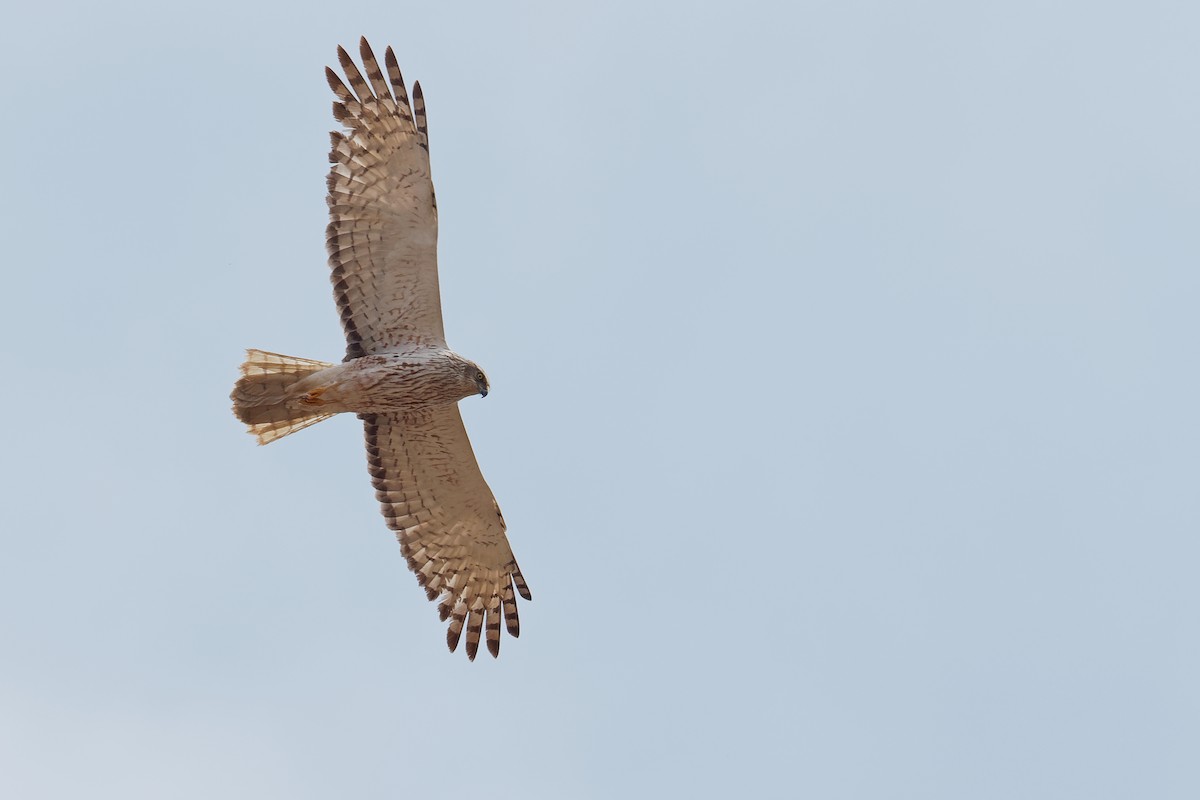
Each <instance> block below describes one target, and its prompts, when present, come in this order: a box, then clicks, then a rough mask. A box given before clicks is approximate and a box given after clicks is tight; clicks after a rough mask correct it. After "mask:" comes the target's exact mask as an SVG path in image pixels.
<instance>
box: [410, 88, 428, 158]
mask: <svg viewBox="0 0 1200 800" xmlns="http://www.w3.org/2000/svg"><path fill="white" fill-rule="evenodd" d="M413 114H414V115H415V117H416V124H417V143H418V144H420V145H421V147H423V148H425V152H426V153H428V152H429V123H428V122H427V121H426V119H425V93H424V92H422V91H421V82H420V81H414V82H413Z"/></svg>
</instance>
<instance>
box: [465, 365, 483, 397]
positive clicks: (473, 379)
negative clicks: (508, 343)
mask: <svg viewBox="0 0 1200 800" xmlns="http://www.w3.org/2000/svg"><path fill="white" fill-rule="evenodd" d="M465 371H466V377H467V380H468V381H469V382H470V384H471V385H472V386H474V387H475V391H473V392H471V394H478V395H481V396H483V397H487V394H488V379H487V375H484V374H483V370H481V369H480V368H479V365H478V364H474V363H472V362H470V361H468V362H467V366H466V370H465Z"/></svg>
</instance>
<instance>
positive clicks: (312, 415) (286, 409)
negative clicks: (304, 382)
mask: <svg viewBox="0 0 1200 800" xmlns="http://www.w3.org/2000/svg"><path fill="white" fill-rule="evenodd" d="M332 366H333V364H330V363H329V362H327V361H313V360H312V359H308V358H296V357H295V356H285V355H280V354H279V353H268V352H265V351H263V350H247V351H246V361H245V363H243V364H242V377H241V378H240V379H238V382H237V384H236V385H235V386H234V387H233V393H232V394H230V395H229V399H231V400H232V401H233V413H234V414H235V415H236V416H237V418H238V419H240V420H241V421H242V422H244V423H246V427H247V428H249V430H250V433H251V434H253V435H254V436H255V437H257V438H258V443H259V444H270V443H271V442H273V441H275V440H276V439H282V438H283V437H284V436H287V435H288V434H290V433H295V432H296V431H298V430H302V429H304V428H307V427H308V426H309V425H315V424H316V423H318V422H320V421H321V420H325V419H328V418H329V417H332V416H333V415H332V414H329V413H327V412H323V411H308V410H305V409H303V408H295V407H294V405H293V404H291V403H289V402H288V401H289V400H290V399H291V395H290V393H289V391H288V390H289V389H290V388H291V386H292V384H294V383H296V382H297V381H299V380H301V379H303V378H307V377H308V376H309V375H312V374H313V373H314V372H320V371H321V370H323V369H326V368H327V367H332Z"/></svg>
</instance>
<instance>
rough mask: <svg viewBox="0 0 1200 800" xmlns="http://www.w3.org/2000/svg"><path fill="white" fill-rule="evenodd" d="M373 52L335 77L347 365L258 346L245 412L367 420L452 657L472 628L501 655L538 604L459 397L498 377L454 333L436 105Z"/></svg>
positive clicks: (389, 505) (283, 426)
mask: <svg viewBox="0 0 1200 800" xmlns="http://www.w3.org/2000/svg"><path fill="white" fill-rule="evenodd" d="M359 49H360V53H361V56H362V63H363V70H364V71H365V73H366V77H365V78H364V77H363V73H362V72H360V71H359V69H358V67H357V66H356V65H355V63H354V60H353V59H352V58H351V57H350V56H349V55H348V54H347V53H346V51H345V49H343V48H341V47H339V48H338V60H339V61H340V62H341V65H342V69H343V71H344V72H345V75H346V81H347V82H348V83H349V87H347V85H346V83H344V82H343V81H342V79H341V78H340V77H339V76H338V74H337V73H336V72H334V71H333V70H332V69H329V68H326V69H325V76H326V78H327V79H328V81H329V86H330V88H331V89H333V93H334V94H335V95H336V96H337V100H336V101H335V102H334V104H333V116H334V118H336V119H337V120H338V121H339V122H341V123H342V125H343V126H345V129H346V130H345V132H344V133H340V132H336V131H335V132H333V133H331V134H330V139H331V140H332V143H333V144H332V149H331V150H330V153H329V161H330V163H331V164H332V165H333V166H332V167H331V168H330V170H329V177H328V179H327V184H328V189H329V195H328V198H327V200H328V203H329V219H330V221H329V227H328V228H327V229H326V233H325V242H326V247H327V249H328V251H329V266H330V268H331V270H332V274H331V275H330V278H331V280H332V281H333V294H334V297H335V299H336V300H337V306H338V310H339V311H340V312H341V317H342V327H343V329H344V330H345V333H346V357H345V359H344V360H343V361H342V363H341V364H336V365H335V364H330V363H327V362H324V361H310V360H308V359H304V358H294V357H292V356H282V355H279V354H277V353H266V352H263V351H261V350H248V351H247V358H246V362H245V363H244V364H242V370H241V371H242V377H241V379H240V380H238V382H237V385H236V386H235V387H234V389H233V394H232V395H231V399H232V400H233V411H234V414H236V415H237V418H238V419H240V420H241V421H242V422H244V423H246V425H247V426H248V427H249V429H250V433H251V434H253V435H254V436H256V437H258V443H259V444H268V443H270V442H273V441H275V440H276V439H279V438H282V437H284V436H287V435H288V434H290V433H294V432H296V431H298V430H300V429H301V428H306V427H308V426H309V425H312V424H314V423H317V422H320V421H321V420H324V419H328V418H329V417H331V416H333V415H334V414H339V413H346V412H348V413H354V414H358V416H359V418H360V419H362V420H363V423H364V425H365V427H366V438H367V465H368V466H367V468H368V471H369V472H370V473H371V480H372V482H373V483H374V484H375V496H376V497H377V498H378V499H379V502H380V503H381V504H382V508H383V516H384V519H386V520H387V524H388V527H390V528H391V529H392V530H394V531H395V532H396V538H397V539H399V540H400V549H401V552H402V553H403V555H404V557H405V559H407V561H408V566H409V568H410V569H411V570H412V571H413V572H414V573H416V576H417V582H418V583H419V584H420V585H421V586H422V587H424V589H425V593H426V594H427V595H428V596H429V599H430V600H439V599H440V602H439V604H438V612H439V614H440V615H441V618H442V620H443V621H445V620H449V621H450V625H449V629H448V631H447V633H446V641H447V644H449V646H450V650H451V651H453V650H454V649H455V648H457V647H458V642H459V639H460V638H461V636H462V632H463V629H464V628H465V629H466V631H467V644H466V651H467V657H468V658H470V659H471V660H474V659H475V654H476V653H477V652H478V651H479V639H480V635H481V634H483V633H484V632H485V631H486V634H485V635H486V639H487V647H488V650H489V651H490V652H491V654H492V655H493V656H497V655H499V653H500V620H501V617H503V618H504V625H505V627H506V628H507V629H508V632H509V633H510V634H512V635H513V636H517V635H518V634H519V632H520V627H519V623H518V621H517V603H516V597H515V596H514V589H515V590H516V591H517V592H520V594H521V596H522V597H524V598H525V599H526V600H529V599H531V598H530V594H529V588H528V587H527V586H526V585H525V579H524V578H523V577H522V576H521V570H520V569H519V568H518V567H517V562H516V559H515V558H513V552H512V549H511V548H510V547H509V544H508V538H507V537H506V536H505V533H504V531H505V525H504V517H503V515H501V513H500V507H499V506H498V505H497V504H496V500H495V498H494V497H493V496H492V492H491V490H490V489H489V488H488V485H487V483H486V482H485V481H484V479H483V475H482V474H481V473H480V471H479V465H478V464H477V463H476V462H475V454H474V452H473V451H472V450H471V442H470V441H469V440H468V439H467V432H466V429H465V428H464V427H463V423H462V417H461V416H460V415H459V413H458V401H459V400H462V399H463V398H465V397H469V396H471V395H475V394H478V395H482V396H484V397H487V393H488V380H487V377H486V376H485V375H484V373H483V370H481V369H480V368H479V367H478V365H476V364H475V363H474V362H472V361H470V360H468V359H466V358H463V357H462V356H460V355H459V354H458V353H455V352H454V351H453V350H451V349H450V348H449V347H448V346H447V345H446V338H445V335H444V333H443V331H442V307H441V298H440V296H439V293H438V273H437V201H436V200H435V198H434V194H433V182H432V181H431V179H430V171H429V134H428V128H427V126H426V122H425V99H424V97H423V95H422V93H421V84H420V83H414V84H413V95H412V104H411V106H410V104H409V99H408V92H407V91H406V90H405V88H404V79H403V78H402V77H401V75H400V68H399V66H398V65H397V63H396V56H395V54H394V53H393V52H392V48H390V47H389V48H388V49H387V52H386V53H385V55H384V66H385V67H386V69H387V76H386V77H385V76H384V73H383V71H382V70H381V69H380V68H379V62H378V61H376V60H375V54H374V53H372V52H371V48H370V46H369V45H368V44H367V40H366V39H365V38H364V39H362V40H361V41H360V43H359Z"/></svg>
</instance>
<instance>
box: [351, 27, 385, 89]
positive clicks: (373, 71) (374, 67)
mask: <svg viewBox="0 0 1200 800" xmlns="http://www.w3.org/2000/svg"><path fill="white" fill-rule="evenodd" d="M358 52H359V54H360V55H361V56H362V60H363V69H365V70H366V71H367V79H368V80H369V81H371V88H372V89H374V90H375V96H376V97H378V98H379V99H380V100H391V99H392V92H391V90H390V89H388V85H387V81H385V80H384V79H383V71H382V70H380V69H379V62H378V61H376V60H375V53H374V52H372V50H371V45H369V44H368V43H367V37H365V36H364V37H362V38H361V39H359V41H358Z"/></svg>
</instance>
